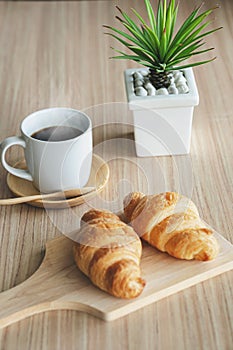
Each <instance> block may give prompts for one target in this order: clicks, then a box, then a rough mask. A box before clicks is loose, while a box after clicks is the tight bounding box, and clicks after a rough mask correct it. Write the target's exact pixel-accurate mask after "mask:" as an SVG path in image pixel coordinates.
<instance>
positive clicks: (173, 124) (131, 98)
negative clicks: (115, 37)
mask: <svg viewBox="0 0 233 350" xmlns="http://www.w3.org/2000/svg"><path fill="white" fill-rule="evenodd" d="M140 70H141V69H140V68H138V69H127V70H126V71H125V84H126V93H127V99H128V104H129V108H130V110H132V111H133V117H134V137H135V146H136V153H137V155H138V156H139V157H150V156H167V155H181V154H188V153H189V151H190V143H191V130H192V119H193V109H194V106H196V105H197V104H198V102H199V96H198V91H197V87H196V83H195V78H194V75H193V71H192V68H187V69H184V70H183V72H184V75H185V78H186V80H187V84H188V87H189V92H188V93H186V94H179V95H155V96H136V95H135V93H134V87H133V78H132V74H133V73H134V72H135V71H140Z"/></svg>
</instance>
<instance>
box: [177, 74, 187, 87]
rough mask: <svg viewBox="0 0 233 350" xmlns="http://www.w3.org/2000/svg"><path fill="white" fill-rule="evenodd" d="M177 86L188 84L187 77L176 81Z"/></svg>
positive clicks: (181, 77)
mask: <svg viewBox="0 0 233 350" xmlns="http://www.w3.org/2000/svg"><path fill="white" fill-rule="evenodd" d="M175 84H176V86H179V85H184V84H186V79H185V77H184V76H180V77H179V78H177V79H175Z"/></svg>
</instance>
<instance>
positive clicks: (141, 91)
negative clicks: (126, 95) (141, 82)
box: [134, 86, 147, 96]
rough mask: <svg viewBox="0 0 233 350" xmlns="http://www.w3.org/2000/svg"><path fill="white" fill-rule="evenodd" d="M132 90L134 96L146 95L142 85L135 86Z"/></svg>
mask: <svg viewBox="0 0 233 350" xmlns="http://www.w3.org/2000/svg"><path fill="white" fill-rule="evenodd" d="M134 92H135V95H136V96H147V91H146V89H144V88H143V87H142V86H138V87H136V89H135V90H134Z"/></svg>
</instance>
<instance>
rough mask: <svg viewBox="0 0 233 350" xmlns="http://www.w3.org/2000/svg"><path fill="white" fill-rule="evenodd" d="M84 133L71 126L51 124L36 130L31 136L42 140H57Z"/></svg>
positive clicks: (71, 137)
mask: <svg viewBox="0 0 233 350" xmlns="http://www.w3.org/2000/svg"><path fill="white" fill-rule="evenodd" d="M82 133H83V132H82V131H81V130H79V129H77V128H73V127H71V126H50V127H48V128H44V129H41V130H39V131H36V132H35V133H33V134H32V135H31V137H33V138H34V139H37V140H40V141H50V142H57V141H66V140H70V139H73V138H75V137H77V136H80V135H81V134H82Z"/></svg>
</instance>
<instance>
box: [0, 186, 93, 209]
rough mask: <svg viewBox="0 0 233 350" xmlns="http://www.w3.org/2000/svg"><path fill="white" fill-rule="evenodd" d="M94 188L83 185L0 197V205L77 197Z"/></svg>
mask: <svg viewBox="0 0 233 350" xmlns="http://www.w3.org/2000/svg"><path fill="white" fill-rule="evenodd" d="M94 190H96V188H95V187H83V188H76V189H71V190H67V191H63V192H53V193H47V194H35V195H31V196H25V197H17V198H6V199H0V205H12V204H20V203H26V202H31V201H35V200H38V199H39V200H40V199H41V200H43V199H48V198H49V199H58V198H59V199H64V200H65V199H66V198H72V197H78V196H82V195H84V194H87V193H89V192H92V191H94Z"/></svg>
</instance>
